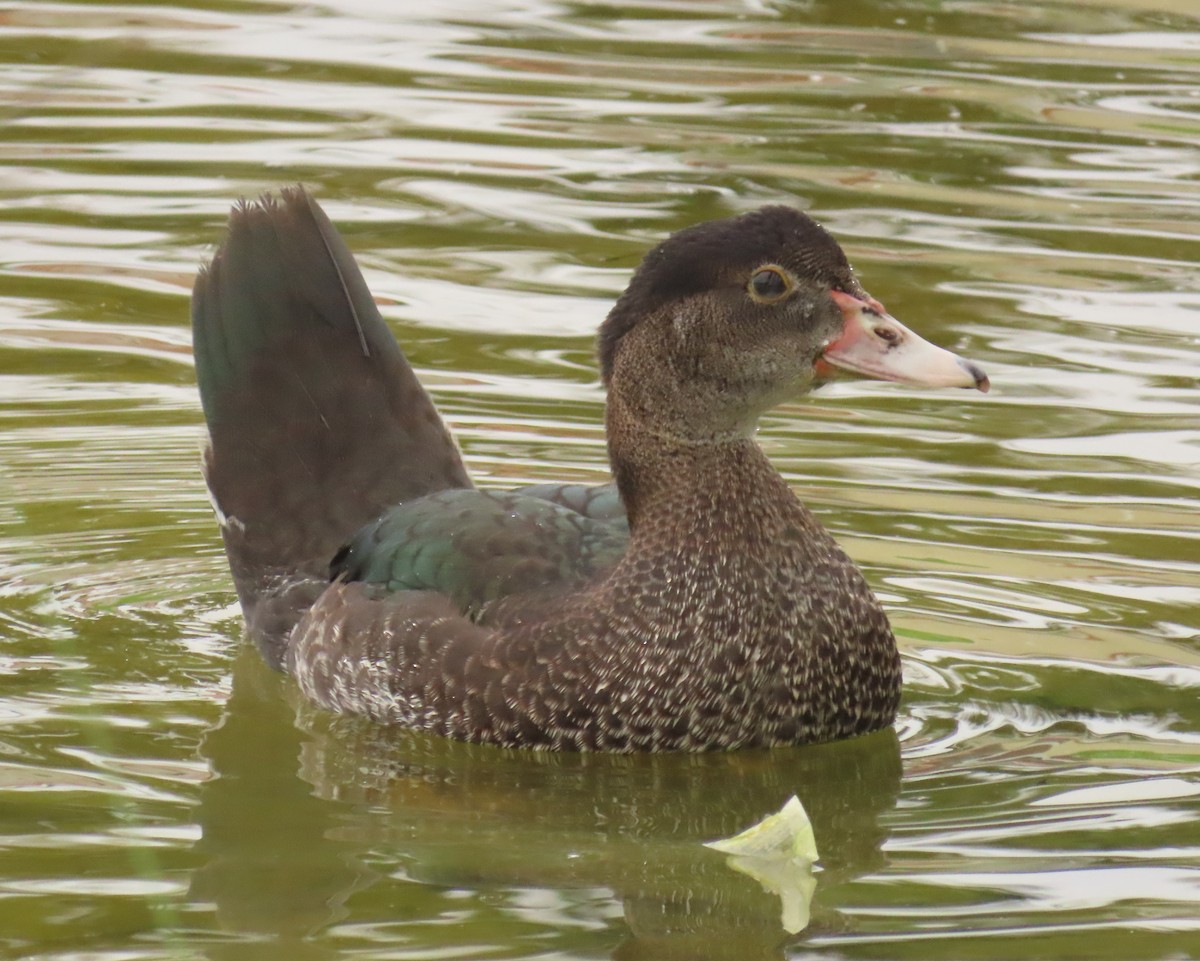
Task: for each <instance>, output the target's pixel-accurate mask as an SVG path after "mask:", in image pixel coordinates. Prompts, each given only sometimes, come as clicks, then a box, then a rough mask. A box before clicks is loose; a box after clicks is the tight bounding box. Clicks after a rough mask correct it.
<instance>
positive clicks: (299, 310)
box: [192, 187, 471, 665]
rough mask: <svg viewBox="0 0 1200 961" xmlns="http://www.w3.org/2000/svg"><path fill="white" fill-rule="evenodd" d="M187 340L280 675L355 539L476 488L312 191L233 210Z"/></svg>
mask: <svg viewBox="0 0 1200 961" xmlns="http://www.w3.org/2000/svg"><path fill="white" fill-rule="evenodd" d="M192 330H193V341H194V349H195V360H196V377H197V381H198V383H199V385H200V398H201V402H202V404H203V407H204V415H205V419H206V420H207V422H208V432H209V439H210V443H209V447H208V449H207V451H206V452H205V455H204V466H205V476H206V479H207V481H208V486H209V490H210V492H211V494H212V499H213V504H214V507H215V508H216V510H217V516H218V519H219V520H220V523H221V532H222V536H223V537H224V540H225V548H226V553H227V555H228V557H229V565H230V569H231V570H232V572H233V578H234V583H235V585H236V587H237V592H238V596H239V598H240V600H241V603H242V609H243V612H244V613H245V616H246V622H247V625H248V627H249V630H250V633H251V635H252V636H253V637H254V638H255V640H256V641H257V642H258V644H259V646H260V648H262V650H263V653H264V654H265V655H266V657H267V659H268V660H269V661H270V662H271V663H272V664H275V665H278V664H279V663H280V661H281V656H282V646H283V644H284V641H285V638H286V636H287V633H288V632H289V631H290V630H291V628H292V626H293V625H294V624H295V622H296V621H297V620H298V619H299V618H300V616H301V615H302V614H303V613H304V611H305V610H306V609H307V607H308V606H309V605H311V604H312V602H313V601H314V600H315V598H316V597H317V596H318V595H319V593H320V591H321V590H323V589H324V588H325V587H327V586H328V576H329V575H328V565H329V559H330V558H331V557H332V556H333V555H334V554H335V553H336V552H337V551H338V549H339V548H340V547H341V546H342V545H343V544H345V543H346V541H347V540H348V539H349V538H350V537H352V536H353V535H354V532H355V531H356V530H358V529H359V528H361V527H362V526H363V525H364V524H366V523H368V522H369V521H371V520H372V519H373V518H375V517H377V516H378V515H379V514H380V512H381V511H383V510H384V508H386V507H387V506H388V505H390V504H395V503H397V502H399V501H404V500H409V499H412V498H416V497H421V496H422V495H425V494H429V493H431V492H434V491H439V490H446V489H449V488H467V487H470V486H471V481H470V478H469V477H468V475H467V472H466V469H465V468H464V466H463V463H462V458H461V456H460V455H459V452H458V448H457V446H456V445H455V443H454V440H453V439H452V438H451V436H450V434H449V432H448V431H447V429H446V427H445V425H444V424H443V423H442V420H441V418H440V416H439V415H438V412H437V410H436V408H435V407H434V405H433V402H432V401H431V400H430V398H429V395H428V394H427V393H426V392H425V390H424V388H423V387H422V386H421V384H420V383H419V382H418V380H417V377H416V374H415V373H414V372H413V370H412V368H411V366H410V365H409V363H408V361H407V359H406V358H405V356H404V354H403V352H402V351H401V349H400V347H399V345H398V344H397V343H396V340H395V338H394V337H393V336H392V334H391V331H389V330H388V328H387V325H386V324H385V323H384V321H383V318H382V317H381V316H380V314H379V311H378V309H377V308H376V306H375V302H374V300H373V299H372V297H371V294H370V291H369V290H368V289H367V285H366V282H365V280H364V279H363V276H362V274H361V272H360V271H359V269H358V267H357V265H356V264H355V262H354V258H353V256H352V255H351V253H350V251H349V249H348V248H347V247H346V245H345V243H344V242H343V240H342V239H341V237H340V236H339V235H338V233H337V231H336V230H335V229H334V227H333V225H332V224H331V223H330V222H329V220H328V218H327V217H326V216H325V214H324V213H323V212H322V211H321V209H320V207H318V206H317V204H316V203H315V202H314V201H313V200H312V198H311V197H310V196H309V194H308V193H307V191H305V190H304V189H303V188H300V187H293V188H288V189H285V190H283V191H282V192H281V193H280V195H279V196H278V197H277V198H276V197H272V196H264V197H263V198H262V199H260V200H259V201H257V202H254V203H246V202H243V203H241V204H239V205H238V206H237V207H236V208H235V209H234V211H233V213H232V214H231V216H230V221H229V232H228V235H227V236H226V238H225V240H224V242H223V243H222V244H221V246H220V248H219V249H218V251H217V252H216V254H215V255H214V257H213V259H212V262H211V263H210V264H208V266H207V267H205V268H204V269H202V270H201V271H200V274H199V276H198V277H197V278H196V284H195V288H194V291H193V297H192Z"/></svg>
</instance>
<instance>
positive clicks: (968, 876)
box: [0, 0, 1200, 961]
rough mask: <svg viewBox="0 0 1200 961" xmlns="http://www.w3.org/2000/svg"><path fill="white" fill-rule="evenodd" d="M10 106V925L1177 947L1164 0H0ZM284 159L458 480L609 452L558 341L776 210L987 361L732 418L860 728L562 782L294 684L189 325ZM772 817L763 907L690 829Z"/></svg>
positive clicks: (1184, 17) (965, 949)
mask: <svg viewBox="0 0 1200 961" xmlns="http://www.w3.org/2000/svg"><path fill="white" fill-rule="evenodd" d="M0 88H2V90H3V101H2V102H3V104H4V106H3V107H2V108H0V110H2V111H3V120H4V123H3V125H2V126H0V221H2V226H0V485H2V486H0V490H2V496H0V805H2V808H0V810H2V812H3V814H2V817H0V848H2V850H3V855H2V860H0V953H2V954H5V956H8V957H13V958H39V959H84V958H86V959H113V961H116V959H121V961H124V959H143V958H198V957H207V958H214V959H226V958H228V959H257V958H262V959H276V958H289V959H301V961H304V959H326V958H351V957H353V958H357V959H368V958H372V959H373V958H388V959H397V958H403V959H431V961H432V959H438V961H443V959H456V958H462V959H491V958H514V959H516V958H539V959H549V958H554V959H583V958H586V959H592V958H597V959H600V958H619V959H634V958H646V959H651V958H653V959H664V958H738V959H748V958H749V959H755V958H762V959H778V958H790V959H803V958H846V959H852V958H863V959H866V958H897V959H899V958H911V959H961V958H968V957H969V958H974V959H1006V961H1012V959H1021V958H1029V959H1040V958H1078V959H1114V961H1117V959H1120V961H1126V959H1168V958H1194V957H1200V386H1198V382H1197V372H1198V371H1200V270H1198V269H1197V261H1198V260H1200V18H1198V14H1197V8H1196V5H1195V3H1194V0H1124V2H1121V0H1060V2H1057V3H1056V2H1044V3H1038V2H1023V3H1003V2H984V0H953V2H952V0H946V2H940V3H939V2H931V0H924V2H922V0H893V2H888V3H877V2H866V0H837V2H832V0H813V2H807V3H803V2H796V3H788V2H784V0H778V2H761V3H759V2H749V0H748V2H744V3H742V2H734V0H646V2H644V3H641V4H632V3H631V4H606V3H571V2H553V0H544V2H539V0H524V2H521V0H496V2H485V0H453V2H443V3H425V4H418V3H415V2H409V0H405V2H399V3H388V2H383V0H378V2H369V0H334V2H325V3H321V4H312V5H288V4H284V3H273V2H254V0H245V2H232V0H230V2H219V0H213V2H211V3H208V4H196V5H192V6H184V5H169V4H158V3H144V4H140V5H139V4H137V3H130V4H127V5H119V6H118V5H112V4H107V3H69V2H65V3H49V2H20V0H18V2H16V3H10V4H9V5H8V6H7V7H6V8H5V9H4V10H3V11H0ZM297 180H300V181H304V182H305V183H307V184H310V185H311V186H312V188H313V190H314V192H315V193H316V194H317V196H318V197H319V198H320V200H321V202H322V203H323V204H324V205H325V207H326V209H327V210H328V211H329V213H330V215H331V216H332V217H333V219H334V220H335V222H337V223H338V224H339V225H340V227H341V229H342V230H343V231H344V233H345V235H346V236H347V238H348V241H349V243H350V245H351V247H352V248H353V249H354V250H355V251H356V252H357V254H358V256H359V257H360V259H361V262H362V264H363V266H364V269H365V271H366V274H367V277H368V280H369V282H370V283H371V285H372V287H373V290H374V292H375V294H376V297H377V298H378V299H379V300H380V302H381V305H382V308H383V311H384V314H385V316H386V317H387V318H388V320H389V321H390V322H391V324H392V325H393V328H394V330H395V331H396V333H397V335H398V336H399V337H400V338H401V340H402V342H403V343H404V344H405V345H406V349H407V350H408V351H409V354H410V356H411V358H412V360H413V362H414V364H415V365H416V366H417V367H418V369H419V371H420V372H421V375H422V377H423V379H424V380H425V382H426V383H427V384H428V385H429V386H430V388H431V390H432V392H433V394H434V396H435V399H436V400H437V402H438V404H439V405H440V407H441V408H442V410H443V411H444V412H445V414H446V416H447V419H448V420H449V422H450V423H451V424H452V426H453V428H454V430H455V431H456V432H457V434H458V436H459V438H460V440H461V442H462V444H463V447H464V450H465V453H466V455H467V460H468V462H469V464H470V467H471V469H472V470H473V471H474V472H475V474H476V476H477V478H478V479H479V480H480V482H481V483H483V484H486V485H511V484H514V483H520V482H526V481H540V480H548V479H553V478H571V479H579V480H584V481H589V482H591V481H599V480H602V479H603V478H604V477H605V476H606V463H605V454H604V446H603V435H602V431H601V426H600V425H601V412H602V400H603V398H602V393H601V390H600V388H599V386H598V383H597V378H596V374H595V370H594V366H593V361H592V348H591V338H592V334H593V331H594V329H595V327H596V325H597V324H598V322H599V321H600V320H601V318H602V317H603V316H604V314H605V312H606V310H607V306H608V304H609V303H611V301H612V299H613V298H614V297H615V296H616V295H617V293H618V292H619V291H620V290H621V289H622V287H623V285H624V283H625V281H626V279H627V277H628V274H629V270H630V269H631V268H632V267H633V266H634V265H635V264H636V262H637V261H638V259H639V257H640V256H641V254H642V253H643V252H644V251H645V250H646V249H647V247H648V246H650V245H651V244H652V243H654V242H655V241H657V240H658V239H660V238H661V237H663V236H664V235H665V234H666V233H668V232H670V231H671V230H674V229H677V228H679V227H682V226H684V225H687V224H691V223H694V222H696V221H698V220H703V219H708V218H712V217H716V216H723V215H726V214H728V213H732V212H736V211H740V210H744V209H749V208H752V207H754V206H756V205H759V204H762V203H767V202H778V201H780V200H785V201H790V202H794V203H796V204H798V205H801V206H803V207H805V208H808V209H811V210H813V211H814V212H815V213H816V214H817V216H819V218H820V219H821V220H822V221H823V222H824V223H825V224H826V225H827V226H828V227H829V228H830V229H831V230H832V231H833V233H834V234H835V235H836V236H837V237H838V238H839V239H840V240H841V241H842V242H843V244H844V245H845V247H846V248H847V250H848V251H849V253H850V255H851V259H852V260H853V262H854V263H855V266H856V267H857V269H858V271H859V273H860V275H861V276H862V278H863V279H864V281H865V283H866V285H867V287H868V288H869V289H870V290H871V291H872V292H873V293H874V294H875V296H877V297H879V298H881V299H882V300H883V301H884V302H885V303H887V304H888V306H889V308H890V309H891V311H892V312H893V313H894V314H896V315H897V316H898V317H900V318H901V319H902V320H904V321H906V322H907V323H909V324H910V325H911V326H913V327H915V328H917V329H919V330H920V331H921V332H922V333H924V334H925V335H926V336H928V337H929V338H930V339H932V340H935V341H937V342H940V343H942V344H945V345H946V346H949V347H951V348H952V349H955V350H957V351H959V352H960V353H962V354H964V355H965V356H969V357H971V358H973V359H974V360H976V361H978V362H979V363H981V364H983V365H984V366H985V367H986V369H987V370H988V372H989V374H990V375H991V377H992V383H993V385H994V388H993V391H992V393H991V394H990V395H988V396H983V395H980V394H972V393H970V392H963V391H949V392H938V391H914V390H909V389H904V388H899V387H896V386H894V385H888V384H877V383H859V382H844V383H842V384H840V385H837V386H835V387H834V388H832V389H830V390H827V391H823V392H822V393H821V394H819V395H817V396H816V397H815V398H812V399H811V400H808V401H800V402H797V403H795V404H792V405H789V406H787V407H784V408H782V409H780V410H778V411H776V412H775V413H774V414H772V415H771V416H770V417H769V418H768V419H767V420H766V421H765V422H764V424H763V430H762V432H761V439H762V443H763V444H764V446H765V447H766V448H767V450H768V451H769V452H770V454H771V456H772V457H773V459H774V460H775V462H776V463H777V464H779V465H780V467H781V469H782V470H783V471H784V472H785V474H786V475H787V477H788V479H789V481H790V482H791V484H792V486H793V487H794V489H795V490H796V491H797V492H798V493H799V494H800V496H801V497H803V498H804V500H805V501H806V502H807V503H808V504H810V505H811V506H812V507H813V508H814V510H816V511H817V512H818V513H819V515H820V516H821V518H822V520H823V521H824V523H825V524H826V525H827V526H829V527H830V528H831V529H832V530H833V531H834V533H835V534H836V535H837V537H838V538H839V539H840V541H841V542H842V543H843V544H844V545H845V547H846V548H847V550H848V551H849V552H850V553H851V555H852V556H853V557H854V558H855V559H856V560H857V561H858V562H859V564H860V565H861V566H862V567H863V569H864V570H865V571H866V573H867V576H868V579H869V580H870V581H871V583H872V585H873V586H874V588H875V589H876V591H877V592H878V593H879V595H880V596H881V597H882V598H883V600H884V602H885V604H886V605H887V607H888V609H889V611H890V613H891V616H892V619H893V622H894V625H895V627H896V630H897V633H898V635H899V637H900V643H901V647H902V649H903V653H904V659H905V669H906V695H905V700H904V704H903V707H902V711H901V717H900V719H899V721H898V723H897V725H896V732H895V734H894V735H893V734H892V733H890V732H887V733H884V734H881V735H877V736H874V737H871V738H866V739H862V740H859V741H856V742H850V743H844V744H836V745H828V746H824V747H819V748H809V749H789V750H778V751H759V752H742V753H737V754H727V755H721V754H716V755H706V756H701V757H671V756H667V757H620V758H610V757H597V756H549V757H548V756H535V755H530V754H525V753H521V752H506V751H499V750H493V749H483V748H475V747H467V746H464V745H460V744H453V743H447V742H444V741H441V740H438V739H436V738H429V737H421V736H414V735H406V734H403V733H397V732H389V731H384V730H379V729H375V728H372V727H371V726H370V725H366V724H361V723H357V722H353V721H349V720H346V719H338V718H334V717H330V716H328V715H325V714H322V713H321V712H320V711H316V710H313V709H310V708H307V707H305V706H304V705H303V704H301V703H300V702H299V700H298V699H297V697H296V696H295V693H294V691H293V690H292V688H291V685H290V684H289V683H288V682H287V681H286V680H285V679H283V678H280V677H278V676H276V675H274V674H272V673H271V672H270V671H268V670H267V669H266V668H264V667H263V666H262V665H261V664H260V663H259V661H258V659H257V657H256V656H255V655H254V653H253V652H252V651H249V650H247V649H246V648H245V647H244V646H243V644H242V642H241V619H240V613H239V610H238V608H237V605H236V602H235V598H234V595H233V591H232V586H231V583H230V580H229V576H228V571H227V568H226V566H225V560H224V556H223V554H222V552H221V547H220V542H219V538H218V534H217V527H216V524H215V523H214V521H213V518H212V515H211V512H210V509H209V506H208V503H207V499H206V495H205V491H204V488H203V485H202V483H201V480H200V475H199V469H198V451H199V448H200V444H201V442H202V436H203V432H202V418H201V413H200V406H199V402H198V399H197V395H196V390H195V387H194V381H193V372H192V366H191V356H190V353H191V348H190V334H189V330H188V326H187V311H188V294H189V290H190V286H191V280H192V277H193V276H194V273H195V270H196V268H197V265H198V264H199V263H200V262H201V261H202V260H203V259H204V258H205V257H206V256H208V255H210V254H211V252H212V250H213V245H214V244H215V243H216V241H217V240H218V239H219V237H220V235H221V230H222V224H223V222H224V218H225V215H226V212H227V210H228V208H229V205H230V203H231V202H232V201H233V200H235V199H236V198H237V197H238V196H255V195H257V194H258V193H259V192H261V191H262V190H265V189H269V188H271V187H274V186H276V185H279V184H284V183H289V182H294V181H297ZM793 793H795V794H798V795H799V796H800V798H801V799H802V800H803V801H804V803H805V804H806V806H807V807H808V809H809V811H810V813H811V814H812V817H813V821H814V826H815V830H816V838H817V843H818V846H819V848H820V851H821V862H820V870H819V871H818V873H817V887H816V893H815V896H814V899H813V902H812V906H811V923H810V924H809V926H808V927H807V929H806V930H804V931H803V932H801V933H799V934H797V935H794V936H793V935H789V934H787V933H786V932H785V931H784V930H783V928H782V927H781V917H780V901H779V899H778V898H776V897H775V896H774V895H771V894H769V893H767V892H766V891H764V890H763V889H762V888H761V887H760V885H759V884H758V883H757V882H756V881H754V880H753V879H752V878H749V877H747V876H745V875H743V874H739V873H737V872H734V871H732V870H730V868H729V867H728V866H727V865H726V863H725V860H724V858H723V857H722V856H721V855H718V854H716V853H715V852H712V851H709V850H707V849H705V848H702V847H701V846H700V843H699V842H701V841H706V840H711V839H713V838H716V837H721V836H725V835H729V834H732V833H734V832H736V831H738V830H740V829H741V828H744V827H746V826H747V825H749V824H752V823H754V822H755V821H757V820H759V819H760V818H762V817H763V816H764V815H765V814H768V813H770V812H772V811H774V810H777V809H778V808H779V806H780V805H781V804H782V803H783V802H784V800H786V798H787V797H789V796H790V795H791V794H793Z"/></svg>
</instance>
